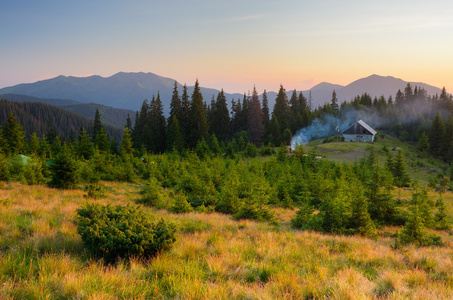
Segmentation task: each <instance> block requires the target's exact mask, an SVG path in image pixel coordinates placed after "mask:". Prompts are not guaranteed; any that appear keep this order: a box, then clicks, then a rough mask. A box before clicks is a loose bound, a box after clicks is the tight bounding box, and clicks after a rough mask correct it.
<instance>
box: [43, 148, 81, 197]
mask: <svg viewBox="0 0 453 300" xmlns="http://www.w3.org/2000/svg"><path fill="white" fill-rule="evenodd" d="M50 173H51V180H50V183H49V185H50V186H51V187H56V188H62V189H74V188H75V187H76V186H77V183H78V182H79V177H78V167H77V162H76V160H75V159H74V157H72V154H71V152H70V151H69V149H68V148H67V146H66V144H65V145H64V146H63V149H62V151H60V153H58V155H57V156H56V157H55V158H54V160H53V161H52V164H51V165H50Z"/></svg>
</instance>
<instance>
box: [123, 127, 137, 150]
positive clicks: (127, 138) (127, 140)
mask: <svg viewBox="0 0 453 300" xmlns="http://www.w3.org/2000/svg"><path fill="white" fill-rule="evenodd" d="M133 153H134V148H133V147H132V139H131V134H130V132H129V129H128V128H127V127H126V128H124V134H123V140H122V141H121V146H120V154H121V155H123V156H124V155H132V154H133Z"/></svg>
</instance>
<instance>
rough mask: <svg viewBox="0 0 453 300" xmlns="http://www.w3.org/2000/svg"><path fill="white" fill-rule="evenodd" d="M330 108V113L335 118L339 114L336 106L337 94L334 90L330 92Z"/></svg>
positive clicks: (338, 108)
mask: <svg viewBox="0 0 453 300" xmlns="http://www.w3.org/2000/svg"><path fill="white" fill-rule="evenodd" d="M330 107H331V108H332V113H333V115H334V116H337V115H338V114H339V113H340V107H339V105H338V98H337V93H336V92H335V90H333V92H332V100H331V102H330Z"/></svg>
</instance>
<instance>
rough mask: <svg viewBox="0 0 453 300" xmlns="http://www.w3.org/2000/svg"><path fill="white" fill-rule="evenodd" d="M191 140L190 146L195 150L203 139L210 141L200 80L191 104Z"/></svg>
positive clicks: (196, 84) (196, 85) (196, 83)
mask: <svg viewBox="0 0 453 300" xmlns="http://www.w3.org/2000/svg"><path fill="white" fill-rule="evenodd" d="M189 121H190V124H191V126H190V140H189V146H191V147H192V148H195V146H196V145H197V143H198V142H199V141H201V140H202V139H204V140H207V139H208V122H207V119H206V110H205V107H204V104H203V95H202V94H201V91H200V86H199V84H198V80H197V81H196V82H195V86H194V90H193V93H192V101H191V103H190V120H189Z"/></svg>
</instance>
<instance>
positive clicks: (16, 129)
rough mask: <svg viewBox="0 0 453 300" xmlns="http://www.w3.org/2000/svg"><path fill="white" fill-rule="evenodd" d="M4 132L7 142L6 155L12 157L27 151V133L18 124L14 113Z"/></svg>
mask: <svg viewBox="0 0 453 300" xmlns="http://www.w3.org/2000/svg"><path fill="white" fill-rule="evenodd" d="M2 131H3V139H4V140H5V149H6V151H5V153H9V154H11V155H16V154H19V153H22V152H23V150H24V149H25V132H24V129H23V128H22V126H21V125H20V124H19V123H18V122H16V119H15V118H14V116H13V114H12V113H10V114H9V116H8V119H7V120H6V123H5V124H4V125H3V128H2Z"/></svg>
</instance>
